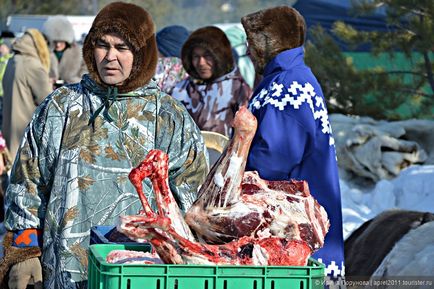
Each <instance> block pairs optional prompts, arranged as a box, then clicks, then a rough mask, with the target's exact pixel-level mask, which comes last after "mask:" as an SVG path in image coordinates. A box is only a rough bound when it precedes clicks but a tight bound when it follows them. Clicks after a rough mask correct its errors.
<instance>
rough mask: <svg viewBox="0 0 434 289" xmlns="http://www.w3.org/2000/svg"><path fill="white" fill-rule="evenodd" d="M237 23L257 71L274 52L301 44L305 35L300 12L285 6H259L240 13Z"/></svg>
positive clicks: (273, 55) (275, 53)
mask: <svg viewBox="0 0 434 289" xmlns="http://www.w3.org/2000/svg"><path fill="white" fill-rule="evenodd" d="M241 23H242V24H243V27H244V29H245V30H246V34H247V39H248V43H249V49H250V50H251V51H252V58H254V61H255V64H256V69H257V72H258V73H260V74H262V73H263V70H264V68H265V66H266V65H267V63H268V62H270V60H271V59H273V58H274V57H275V56H276V55H277V54H279V53H280V52H282V51H284V50H288V49H292V48H296V47H299V46H302V45H303V44H304V41H305V38H306V24H305V21H304V18H303V16H301V14H300V13H299V12H298V11H297V10H295V9H294V8H291V7H289V6H278V7H273V8H269V9H264V10H260V11H258V12H255V13H252V14H249V15H246V16H244V17H242V18H241Z"/></svg>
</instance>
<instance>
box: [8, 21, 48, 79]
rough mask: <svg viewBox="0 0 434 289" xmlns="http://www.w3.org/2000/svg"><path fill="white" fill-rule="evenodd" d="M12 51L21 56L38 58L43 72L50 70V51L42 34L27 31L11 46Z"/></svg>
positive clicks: (31, 30) (32, 29)
mask: <svg viewBox="0 0 434 289" xmlns="http://www.w3.org/2000/svg"><path fill="white" fill-rule="evenodd" d="M12 49H13V50H14V51H15V52H17V53H20V54H23V55H30V56H32V57H36V58H39V60H40V61H41V64H42V66H43V67H44V69H45V71H47V73H48V71H49V69H50V50H49V49H48V45H47V42H46V41H45V38H44V36H43V35H42V33H41V32H40V31H39V30H37V29H34V28H31V29H27V30H26V32H25V33H24V35H23V36H22V37H21V38H18V39H17V40H16V41H15V43H14V44H13V45H12Z"/></svg>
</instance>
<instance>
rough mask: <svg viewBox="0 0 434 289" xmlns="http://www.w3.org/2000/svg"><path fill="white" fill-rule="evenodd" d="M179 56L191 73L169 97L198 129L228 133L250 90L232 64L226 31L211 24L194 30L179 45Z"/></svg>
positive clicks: (246, 100) (227, 134) (247, 98)
mask: <svg viewBox="0 0 434 289" xmlns="http://www.w3.org/2000/svg"><path fill="white" fill-rule="evenodd" d="M181 59H182V64H183V65H184V68H185V70H186V71H187V73H188V74H189V75H190V76H189V78H187V79H186V80H184V81H181V82H180V83H178V84H177V85H176V87H175V88H174V90H173V92H172V96H173V97H174V98H176V99H178V100H180V101H181V102H182V103H183V104H184V105H185V107H186V108H187V110H188V112H189V113H190V114H191V116H192V117H193V119H194V121H195V122H196V123H197V125H198V126H199V128H200V129H201V130H205V131H214V132H218V133H220V134H223V135H226V136H230V135H231V132H232V127H231V124H232V120H233V118H234V116H235V112H237V111H238V108H239V107H240V106H242V105H246V104H247V102H248V100H249V98H250V96H251V89H250V87H249V85H248V84H247V83H246V82H245V81H244V79H243V77H242V76H241V74H240V72H239V70H238V68H237V67H236V66H235V64H234V59H233V56H232V49H231V44H230V42H229V40H228V38H227V37H226V35H225V33H224V32H223V31H222V30H220V29H219V28H217V27H213V26H208V27H204V28H200V29H198V30H196V31H194V32H193V33H192V34H191V35H190V36H189V38H188V39H187V41H186V42H185V44H184V46H183V47H182V51H181Z"/></svg>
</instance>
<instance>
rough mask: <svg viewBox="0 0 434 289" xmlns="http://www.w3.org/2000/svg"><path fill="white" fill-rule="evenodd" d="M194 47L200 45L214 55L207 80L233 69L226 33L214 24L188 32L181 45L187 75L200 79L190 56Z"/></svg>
mask: <svg viewBox="0 0 434 289" xmlns="http://www.w3.org/2000/svg"><path fill="white" fill-rule="evenodd" d="M195 47H201V48H203V49H206V50H208V51H209V52H210V53H211V55H212V56H213V57H214V60H215V67H214V73H213V76H212V77H211V79H209V80H208V81H213V80H214V79H216V78H219V77H220V76H223V75H225V74H227V73H229V72H231V71H232V70H233V69H234V58H233V56H232V49H231V43H230V42H229V39H228V38H227V37H226V34H225V33H224V32H223V31H222V30H221V29H220V28H218V27H215V26H207V27H203V28H199V29H197V30H196V31H193V33H191V34H190V36H189V37H188V39H187V40H186V41H185V43H184V45H183V46H182V51H181V58H182V65H183V66H184V68H185V70H186V71H187V72H188V74H189V75H191V76H192V77H193V78H196V79H200V77H199V74H198V73H197V72H196V69H195V68H194V66H193V63H192V57H191V56H192V53H193V49H194V48H195Z"/></svg>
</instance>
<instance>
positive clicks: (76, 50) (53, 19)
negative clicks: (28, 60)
mask: <svg viewBox="0 0 434 289" xmlns="http://www.w3.org/2000/svg"><path fill="white" fill-rule="evenodd" d="M43 32H44V34H45V35H46V36H47V38H48V40H49V42H50V46H51V48H52V49H53V50H52V54H51V67H50V78H51V79H52V82H53V84H54V88H56V87H58V86H60V85H63V84H67V83H76V82H79V81H80V80H81V76H82V75H83V74H85V73H86V72H87V69H86V64H85V63H84V60H83V56H82V53H81V46H80V45H79V44H78V43H76V42H75V36H74V29H73V27H72V24H71V22H70V21H69V20H68V18H66V16H63V15H56V16H50V17H48V19H47V21H45V23H44V25H43Z"/></svg>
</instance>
